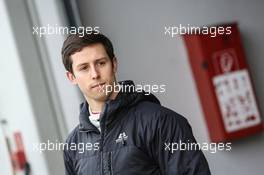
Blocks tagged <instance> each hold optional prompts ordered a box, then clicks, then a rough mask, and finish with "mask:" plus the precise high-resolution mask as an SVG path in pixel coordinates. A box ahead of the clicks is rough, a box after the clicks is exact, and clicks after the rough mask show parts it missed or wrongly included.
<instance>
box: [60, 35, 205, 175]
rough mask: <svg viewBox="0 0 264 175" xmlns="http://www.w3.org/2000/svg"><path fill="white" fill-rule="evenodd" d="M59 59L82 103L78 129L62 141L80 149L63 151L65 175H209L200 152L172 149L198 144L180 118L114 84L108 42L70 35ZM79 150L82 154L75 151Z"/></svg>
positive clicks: (112, 57) (142, 95) (98, 37)
mask: <svg viewBox="0 0 264 175" xmlns="http://www.w3.org/2000/svg"><path fill="white" fill-rule="evenodd" d="M62 57H63V63H64V66H65V68H66V70H67V77H68V79H69V80H70V81H71V82H72V83H73V84H75V85H78V87H79V88H80V90H81V92H82V93H83V95H84V97H85V100H86V101H85V102H84V103H83V104H81V107H80V108H81V109H80V111H81V112H80V116H79V119H80V124H79V125H78V126H77V127H76V128H75V129H74V130H73V131H72V132H71V133H70V135H69V137H68V139H67V141H66V143H67V144H68V145H78V146H76V147H72V148H71V147H70V148H71V149H65V150H64V162H65V167H66V174H67V175H77V174H78V175H82V174H83V175H84V174H85V175H88V174H91V175H97V174H98V175H99V174H101V175H111V174H114V175H115V174H121V175H132V174H136V175H140V174H142V175H150V174H163V175H165V174H169V175H172V174H174V175H194V174H195V175H209V174H210V171H209V167H208V164H207V161H206V159H205V157H204V155H203V153H202V152H201V151H200V150H177V149H175V145H176V144H179V143H183V142H184V143H196V141H195V138H194V137H193V134H192V131H191V127H190V125H189V124H188V122H187V120H186V119H185V118H184V117H182V116H180V115H179V114H177V113H176V112H174V111H172V110H170V109H167V108H165V107H163V106H161V105H160V102H159V100H158V99H157V98H156V97H155V96H154V95H152V94H150V95H146V94H145V93H144V92H136V91H131V88H130V87H131V86H134V84H133V82H132V81H123V82H119V83H117V80H116V77H115V74H116V72H117V59H116V57H115V55H114V49H113V46H112V43H111V41H110V40H109V39H108V38H107V37H106V36H104V35H102V34H96V33H92V34H86V35H85V36H84V37H81V36H80V35H78V34H76V35H70V36H68V38H67V39H66V40H65V41H64V44H63V48H62ZM117 84H119V85H120V86H121V87H122V88H116V85H117ZM127 87H129V88H130V90H129V89H126V88H127ZM80 145H82V148H83V145H85V150H78V149H73V148H80ZM172 145H173V147H172Z"/></svg>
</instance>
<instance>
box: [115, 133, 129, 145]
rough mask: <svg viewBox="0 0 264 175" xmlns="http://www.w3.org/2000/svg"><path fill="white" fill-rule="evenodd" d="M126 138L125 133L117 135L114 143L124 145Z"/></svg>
mask: <svg viewBox="0 0 264 175" xmlns="http://www.w3.org/2000/svg"><path fill="white" fill-rule="evenodd" d="M127 138H128V136H127V135H126V133H125V132H122V133H120V134H119V136H118V138H117V139H116V140H115V141H116V143H122V144H123V145H124V144H125V143H126V140H127Z"/></svg>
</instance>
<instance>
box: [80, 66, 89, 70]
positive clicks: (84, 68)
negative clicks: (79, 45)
mask: <svg viewBox="0 0 264 175" xmlns="http://www.w3.org/2000/svg"><path fill="white" fill-rule="evenodd" d="M87 69H88V66H83V67H81V68H80V70H87Z"/></svg>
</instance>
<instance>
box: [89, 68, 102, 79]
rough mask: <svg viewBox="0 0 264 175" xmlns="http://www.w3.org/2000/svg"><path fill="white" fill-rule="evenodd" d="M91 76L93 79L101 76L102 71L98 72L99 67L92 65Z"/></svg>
mask: <svg viewBox="0 0 264 175" xmlns="http://www.w3.org/2000/svg"><path fill="white" fill-rule="evenodd" d="M90 73H91V78H92V79H98V78H99V76H100V73H99V72H98V70H97V68H96V67H95V66H91V72H90Z"/></svg>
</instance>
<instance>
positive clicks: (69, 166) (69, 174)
mask: <svg viewBox="0 0 264 175" xmlns="http://www.w3.org/2000/svg"><path fill="white" fill-rule="evenodd" d="M63 159H64V166H65V175H76V173H75V171H74V168H73V162H72V159H71V158H70V156H69V152H68V151H67V150H64V151H63Z"/></svg>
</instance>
